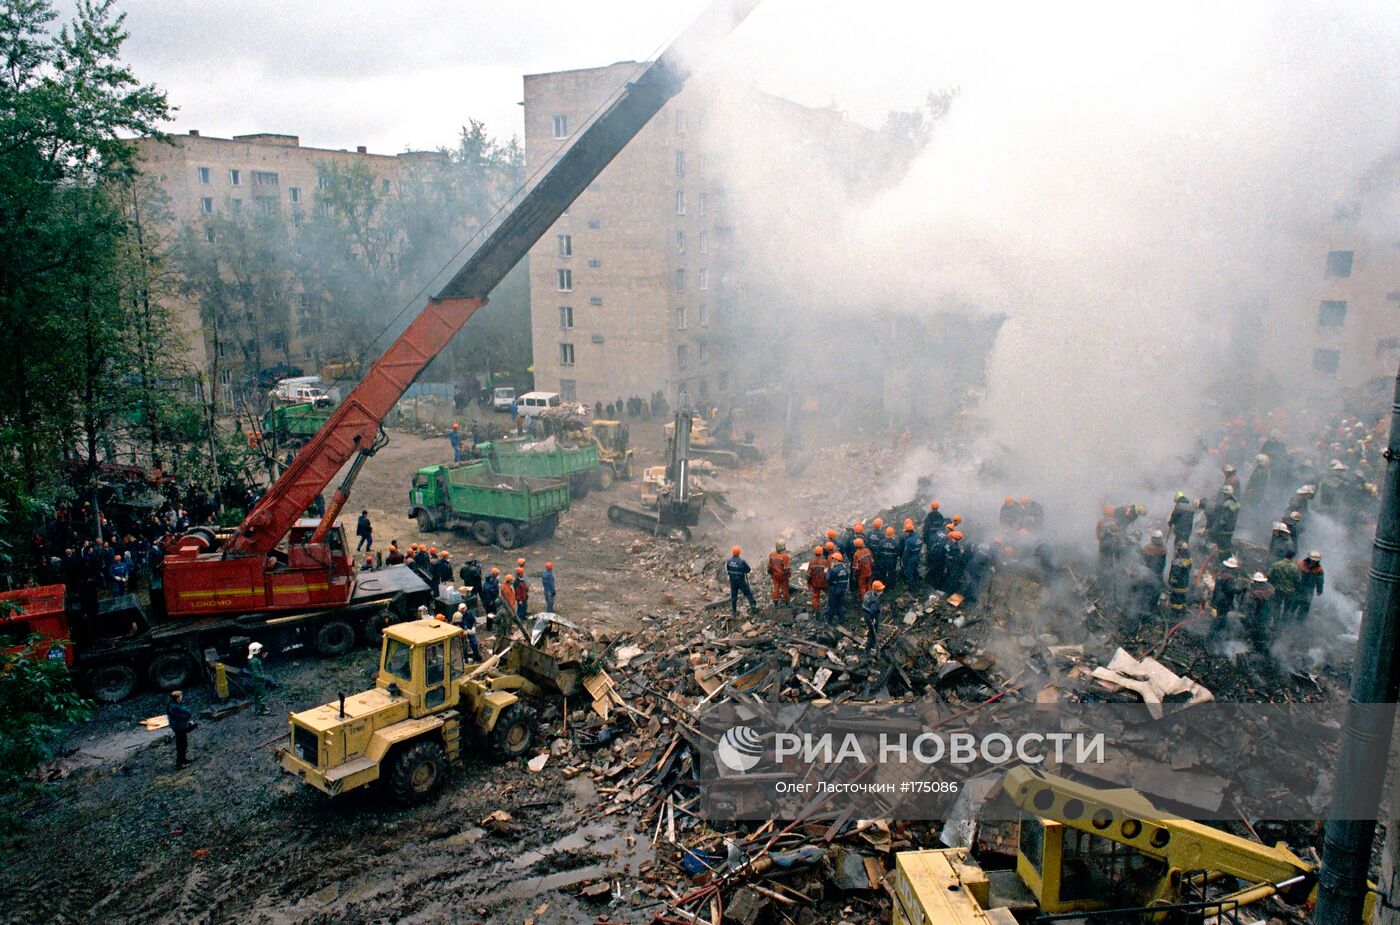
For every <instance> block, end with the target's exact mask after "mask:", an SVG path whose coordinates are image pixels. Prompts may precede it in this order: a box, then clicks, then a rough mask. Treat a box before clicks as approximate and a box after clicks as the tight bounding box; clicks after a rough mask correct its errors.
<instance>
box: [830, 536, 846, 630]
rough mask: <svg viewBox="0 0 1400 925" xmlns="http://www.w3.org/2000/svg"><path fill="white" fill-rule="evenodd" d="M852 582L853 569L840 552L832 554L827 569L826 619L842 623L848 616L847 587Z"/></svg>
mask: <svg viewBox="0 0 1400 925" xmlns="http://www.w3.org/2000/svg"><path fill="white" fill-rule="evenodd" d="M850 584H851V570H850V568H849V567H848V566H847V565H846V557H845V556H843V555H841V553H840V552H833V553H832V554H831V565H830V566H829V567H828V568H827V570H826V621H827V622H828V623H840V622H841V621H843V620H844V619H845V618H846V589H847V588H849V587H850Z"/></svg>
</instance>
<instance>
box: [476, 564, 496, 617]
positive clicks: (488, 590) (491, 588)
mask: <svg viewBox="0 0 1400 925" xmlns="http://www.w3.org/2000/svg"><path fill="white" fill-rule="evenodd" d="M500 599H501V570H500V569H498V568H496V567H494V566H493V567H492V568H491V572H490V574H488V575H487V576H486V577H485V578H483V579H482V581H481V609H482V610H483V611H484V612H486V613H488V614H492V613H495V612H496V602H497V601H499V600H500Z"/></svg>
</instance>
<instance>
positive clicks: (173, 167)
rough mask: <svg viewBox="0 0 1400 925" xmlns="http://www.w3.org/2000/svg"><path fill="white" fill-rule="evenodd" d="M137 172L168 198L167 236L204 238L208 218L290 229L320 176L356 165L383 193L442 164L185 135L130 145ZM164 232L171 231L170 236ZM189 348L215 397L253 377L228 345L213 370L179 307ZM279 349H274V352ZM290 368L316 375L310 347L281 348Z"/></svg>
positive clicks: (296, 342) (290, 140) (286, 138)
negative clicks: (249, 219)
mask: <svg viewBox="0 0 1400 925" xmlns="http://www.w3.org/2000/svg"><path fill="white" fill-rule="evenodd" d="M134 144H135V145H136V146H137V148H138V150H139V151H140V155H141V164H142V170H143V172H144V173H145V174H146V175H147V176H148V177H152V178H154V179H155V180H156V181H157V182H158V183H159V184H160V186H161V188H162V189H163V190H164V191H165V193H166V195H167V196H168V197H169V203H168V205H169V209H170V212H171V218H172V221H173V225H174V226H175V228H176V229H177V228H179V227H181V226H183V225H185V224H187V223H188V224H190V225H192V226H194V227H195V228H197V229H201V226H202V230H203V232H204V233H206V234H208V235H210V240H211V242H212V236H213V229H212V228H211V227H209V224H210V220H211V219H213V218H214V217H216V216H220V215H223V216H231V215H233V214H236V213H243V212H249V213H251V212H254V211H255V210H262V211H267V212H278V213H280V214H281V215H282V216H283V217H284V218H285V219H286V221H287V222H288V224H289V226H291V227H292V228H296V227H300V225H301V223H302V220H303V219H304V218H305V217H306V216H307V215H309V214H311V211H312V210H313V209H315V208H316V207H317V205H316V204H317V194H318V192H319V190H320V188H321V186H320V184H321V183H322V182H324V181H323V179H322V178H323V176H324V173H323V171H324V169H325V168H328V167H332V166H339V167H342V168H343V167H348V166H349V165H351V164H363V165H366V166H368V168H369V169H370V170H371V171H372V172H373V174H374V175H375V177H376V178H377V180H378V182H380V183H382V184H384V189H383V192H390V191H391V190H396V189H397V186H396V184H397V183H398V182H399V181H400V180H401V179H402V178H403V177H404V176H405V174H406V173H407V172H408V171H409V170H410V169H412V168H413V166H415V165H417V164H421V163H422V162H424V161H425V160H431V161H435V160H437V159H439V158H441V157H442V155H441V154H440V153H438V152H436V151H424V152H405V153H403V154H398V155H384V154H371V153H369V152H368V151H366V150H365V148H363V147H360V148H357V149H356V150H354V151H347V150H332V149H328V148H311V147H304V146H302V144H301V140H300V139H299V138H298V137H297V136H296V135H277V134H267V133H260V134H254V135H237V136H234V137H233V138H213V137H209V136H206V135H201V134H199V132H197V131H191V132H190V133H189V134H187V135H176V136H173V137H172V138H171V139H170V141H169V142H168V143H167V142H163V141H158V140H156V139H151V138H141V139H136V140H135V141H134ZM171 230H172V232H173V231H174V229H171ZM177 309H178V315H179V317H180V318H181V319H182V323H183V327H184V328H185V329H186V333H187V336H188V340H189V343H190V357H189V360H190V362H191V363H192V365H194V366H195V367H196V368H198V369H200V370H201V371H208V370H210V369H211V368H212V367H214V366H217V368H218V379H219V380H220V383H219V386H220V389H221V390H227V389H228V388H230V387H231V386H232V385H233V384H235V383H237V382H239V381H240V380H241V379H243V378H244V377H246V376H248V375H252V374H256V372H257V371H256V370H245V369H243V368H242V366H243V363H242V362H241V358H240V352H239V351H238V350H237V349H235V348H236V345H232V344H229V343H227V339H223V340H221V341H220V351H219V353H220V355H219V357H218V358H217V359H218V362H217V364H214V363H212V362H211V361H212V360H213V359H214V357H212V356H211V351H213V349H214V348H213V342H214V339H213V337H212V336H211V332H208V331H205V330H204V328H203V325H202V323H201V319H200V315H199V311H198V308H197V307H196V306H194V305H192V304H188V303H183V302H181V303H179V304H178V305H177ZM277 346H278V347H279V348H280V347H281V345H280V344H278V345H277ZM285 352H286V354H287V355H288V356H290V359H291V362H292V363H293V364H295V365H298V366H302V367H304V368H305V371H306V372H308V373H312V372H316V371H317V369H316V365H317V362H318V361H319V360H321V359H324V357H320V356H319V355H318V354H317V351H316V345H314V344H312V343H309V342H308V339H307V338H302V337H299V336H296V335H293V337H292V341H291V343H289V344H287V345H286V351H285Z"/></svg>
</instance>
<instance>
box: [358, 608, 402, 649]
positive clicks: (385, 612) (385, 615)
mask: <svg viewBox="0 0 1400 925" xmlns="http://www.w3.org/2000/svg"><path fill="white" fill-rule="evenodd" d="M393 622H394V612H393V611H392V610H390V609H389V608H388V607H385V608H383V609H382V610H376V611H375V612H374V613H372V614H370V615H369V616H367V617H365V619H364V622H363V623H361V624H360V638H361V639H363V640H364V642H365V644H366V645H371V646H377V645H379V641H380V640H381V639H382V638H383V637H384V630H385V629H387V628H388V627H389V626H390V625H391V624H392V623H393Z"/></svg>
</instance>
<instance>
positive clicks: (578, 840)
mask: <svg viewBox="0 0 1400 925" xmlns="http://www.w3.org/2000/svg"><path fill="white" fill-rule="evenodd" d="M628 838H629V836H628V833H625V832H621V831H619V830H618V829H617V827H616V826H613V825H610V824H607V823H603V822H593V823H589V824H588V825H584V826H580V827H579V828H577V829H575V830H574V831H572V832H570V833H569V834H568V835H565V836H563V837H562V838H558V839H556V840H555V841H553V842H550V843H549V844H548V845H543V846H541V847H539V848H532V849H530V850H529V851H524V852H522V853H521V854H519V855H518V856H516V857H515V858H514V859H512V860H511V862H510V866H511V867H513V868H515V869H516V870H527V869H529V868H530V867H533V866H534V865H536V864H540V863H541V862H544V863H548V861H549V859H550V858H551V857H554V856H555V855H559V854H571V853H574V852H577V851H582V850H585V849H587V850H588V851H590V852H591V853H592V854H595V855H598V856H602V857H604V858H607V859H608V860H603V861H599V862H597V863H594V864H589V865H586V866H584V867H575V868H573V869H571V870H565V871H560V872H559V873H557V874H545V875H543V876H540V877H529V878H527V879H524V880H517V881H515V882H512V883H505V884H502V885H501V887H500V889H499V890H498V891H496V893H495V894H494V895H497V896H501V897H504V898H510V899H522V898H529V897H533V896H537V895H538V894H540V893H542V892H547V891H549V890H558V889H563V888H564V887H568V886H573V885H574V884H576V883H582V882H583V881H585V880H598V879H601V878H603V877H608V876H613V875H619V874H628V875H636V874H637V873H639V872H640V869H641V866H642V865H643V864H644V863H646V862H647V861H650V860H652V859H653V857H654V852H653V851H652V848H651V844H650V843H649V842H647V841H644V840H641V839H638V838H637V837H636V836H632V837H631V844H629V843H628Z"/></svg>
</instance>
